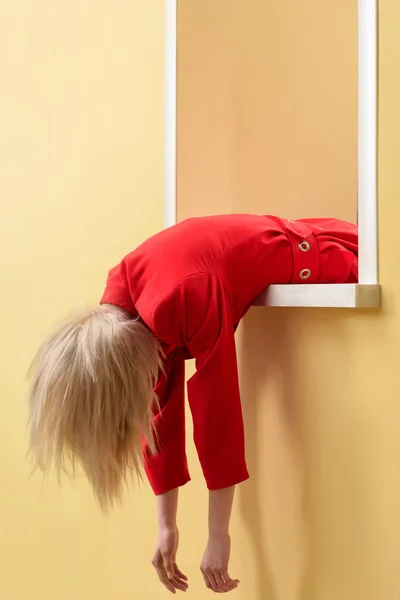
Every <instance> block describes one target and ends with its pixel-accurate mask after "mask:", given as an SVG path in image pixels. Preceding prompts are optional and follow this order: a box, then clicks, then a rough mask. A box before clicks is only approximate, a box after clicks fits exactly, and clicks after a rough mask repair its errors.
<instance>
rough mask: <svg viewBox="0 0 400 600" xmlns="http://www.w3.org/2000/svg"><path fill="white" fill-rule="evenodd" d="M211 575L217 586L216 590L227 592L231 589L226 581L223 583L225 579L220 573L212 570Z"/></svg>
mask: <svg viewBox="0 0 400 600" xmlns="http://www.w3.org/2000/svg"><path fill="white" fill-rule="evenodd" d="M213 575H214V580H215V584H216V586H217V591H218V592H221V593H224V592H229V591H230V590H231V589H232V588H231V587H230V586H229V585H228V584H227V583H225V581H224V580H223V578H222V575H221V573H218V572H214V573H213Z"/></svg>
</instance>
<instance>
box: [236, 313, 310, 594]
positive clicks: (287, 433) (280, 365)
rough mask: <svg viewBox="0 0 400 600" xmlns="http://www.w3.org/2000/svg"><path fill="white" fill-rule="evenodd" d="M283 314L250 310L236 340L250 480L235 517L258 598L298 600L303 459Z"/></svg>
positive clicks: (302, 566) (303, 550) (303, 553)
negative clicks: (248, 547)
mask: <svg viewBox="0 0 400 600" xmlns="http://www.w3.org/2000/svg"><path fill="white" fill-rule="evenodd" d="M288 316H289V315H288V311H286V312H285V311H279V310H278V311H273V312H271V311H266V310H265V309H264V310H263V309H252V310H251V311H250V313H249V314H248V315H247V317H246V318H245V320H244V321H243V325H242V328H241V331H240V334H239V339H238V354H239V357H240V358H239V365H240V380H241V390H242V400H243V411H244V419H245V425H246V447H247V461H248V466H249V470H250V473H251V478H250V480H249V481H248V482H247V483H246V484H244V485H243V486H241V489H240V496H239V510H240V512H241V516H242V519H243V522H244V524H245V527H247V529H248V531H249V533H250V536H251V539H252V544H253V551H254V560H255V561H256V562H257V563H258V564H257V565H256V569H257V573H258V577H259V582H258V594H259V595H258V597H259V598H260V599H261V598H263V599H268V600H281V599H284V600H298V599H299V598H301V589H302V586H303V579H304V573H305V570H306V562H307V558H306V557H307V555H308V552H307V539H306V527H305V522H304V511H303V501H304V464H303V463H304V457H303V454H304V453H303V449H302V446H303V443H302V439H301V436H302V428H301V423H300V418H299V410H300V407H299V405H298V404H297V403H296V390H295V380H296V379H295V372H294V371H295V367H294V364H293V356H292V352H291V351H292V348H291V345H290V341H289V335H290V332H289V330H290V319H289V318H288Z"/></svg>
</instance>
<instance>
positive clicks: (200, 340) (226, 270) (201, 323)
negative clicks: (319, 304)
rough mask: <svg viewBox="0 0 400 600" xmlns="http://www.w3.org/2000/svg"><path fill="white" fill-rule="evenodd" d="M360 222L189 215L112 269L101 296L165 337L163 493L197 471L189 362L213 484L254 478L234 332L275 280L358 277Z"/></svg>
mask: <svg viewBox="0 0 400 600" xmlns="http://www.w3.org/2000/svg"><path fill="white" fill-rule="evenodd" d="M357 248H358V245H357V227H356V226H355V225H351V224H349V223H345V222H342V221H338V220H334V219H309V220H303V221H295V222H293V221H285V220H283V219H279V218H276V217H266V216H252V215H222V216H216V217H205V218H196V219H188V220H187V221H184V222H182V223H180V224H178V225H175V226H174V227H171V228H169V229H166V230H164V231H162V232H161V233H159V234H157V235H155V236H153V237H151V238H150V239H149V240H147V241H145V242H144V243H143V244H142V245H141V246H139V248H137V249H136V250H134V251H133V252H131V253H130V254H128V255H127V256H126V257H125V258H124V259H123V260H122V262H121V263H120V264H119V265H118V266H117V267H115V268H114V269H112V270H111V271H110V273H109V276H108V280H107V287H106V290H105V292H104V295H103V297H102V300H101V302H102V303H110V304H114V305H117V306H120V307H122V308H124V309H126V310H127V311H129V312H130V313H132V314H133V315H139V316H140V317H141V319H142V320H143V322H144V323H145V324H146V325H147V326H148V327H149V328H150V330H151V331H152V332H153V333H154V334H155V335H156V336H157V337H158V338H159V339H160V341H161V342H162V345H163V348H164V351H165V354H166V360H165V376H162V377H161V378H160V381H159V382H158V384H157V388H156V391H157V394H158V397H159V400H160V407H161V410H160V412H159V413H158V414H156V415H155V422H156V428H157V432H158V440H159V441H158V444H159V452H158V453H157V455H156V456H151V455H150V454H149V452H148V451H147V448H146V447H145V448H144V453H145V469H146V473H147V476H148V479H149V481H150V484H151V486H152V488H153V490H154V492H155V493H156V494H161V493H163V492H166V491H169V490H171V489H173V488H175V487H178V486H182V485H184V484H185V483H187V482H188V481H189V479H190V476H189V471H188V466H187V460H186V452H185V399H184V386H185V368H184V361H185V359H187V358H195V359H196V373H195V375H194V376H193V377H192V378H191V379H190V380H189V382H188V397H189V405H190V409H191V412H192V417H193V424H194V441H195V444H196V448H197V452H198V456H199V460H200V463H201V466H202V469H203V473H204V477H205V479H206V482H207V486H208V488H209V489H211V490H212V489H220V488H223V487H228V486H231V485H234V484H237V483H240V482H241V481H243V480H245V479H247V477H248V472H247V468H246V462H245V447H244V431H243V421H242V412H241V403H240V393H239V383H238V370H237V362H236V349H235V338H234V331H235V329H236V326H237V324H238V323H239V321H240V319H241V318H242V317H243V315H244V314H245V313H246V311H247V310H248V308H249V306H250V305H251V303H252V301H253V300H254V299H255V298H256V297H257V296H258V295H259V294H260V293H261V292H262V291H263V289H265V287H267V286H268V285H270V284H277V283H300V282H301V283H316V282H321V283H345V282H355V281H357Z"/></svg>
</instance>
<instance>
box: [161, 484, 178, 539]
mask: <svg viewBox="0 0 400 600" xmlns="http://www.w3.org/2000/svg"><path fill="white" fill-rule="evenodd" d="M178 495H179V489H178V488H175V489H173V490H170V491H169V492H166V493H165V494H160V495H159V496H157V521H158V528H159V529H160V530H161V529H162V530H167V529H168V530H175V529H176V528H177V512H178Z"/></svg>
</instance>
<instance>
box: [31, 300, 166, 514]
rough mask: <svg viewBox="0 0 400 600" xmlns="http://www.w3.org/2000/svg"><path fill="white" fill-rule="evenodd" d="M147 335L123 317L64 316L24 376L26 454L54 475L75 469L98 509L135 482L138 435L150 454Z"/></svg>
mask: <svg viewBox="0 0 400 600" xmlns="http://www.w3.org/2000/svg"><path fill="white" fill-rule="evenodd" d="M161 360H162V359H161V349H160V346H159V344H158V342H157V340H156V338H155V337H154V335H153V334H152V333H151V332H150V331H149V330H148V329H147V328H146V327H145V326H144V325H143V324H142V323H141V322H140V321H139V320H137V319H136V320H135V319H133V318H132V317H131V316H130V315H129V314H128V313H127V312H125V311H124V310H122V309H120V308H118V307H115V306H111V305H102V306H99V307H97V308H94V309H91V310H86V311H82V312H80V313H78V314H75V315H72V316H71V317H70V318H69V319H67V320H66V321H65V322H63V323H61V324H60V325H59V326H58V327H57V328H56V329H55V331H54V332H53V333H51V334H50V335H49V337H48V338H47V339H46V340H45V341H44V343H43V344H42V346H41V347H40V349H39V351H38V353H37V355H36V357H35V359H34V361H33V363H32V366H31V369H30V376H31V378H32V382H31V389H30V397H29V405H30V406H29V408H30V411H29V413H30V414H29V424H30V450H31V452H32V454H33V457H34V462H35V468H37V467H39V468H40V469H41V470H42V471H43V472H46V471H47V470H48V468H49V467H50V466H51V464H52V463H53V462H54V464H55V467H56V471H57V473H58V475H60V473H61V472H62V471H64V472H67V473H68V469H67V465H68V464H70V465H71V466H72V474H74V473H75V466H76V464H77V463H79V464H80V465H81V467H82V468H83V470H84V472H85V474H86V476H87V477H88V479H89V482H90V484H91V486H92V489H93V492H94V495H95V497H96V498H97V500H98V502H99V503H100V506H101V508H102V509H103V510H104V511H105V512H107V511H108V510H109V508H111V507H113V505H114V504H115V503H116V502H120V501H121V499H122V495H123V492H124V488H125V486H126V485H127V484H128V482H131V481H132V479H136V480H137V478H139V479H141V477H142V466H143V457H142V436H144V437H145V438H146V440H147V444H148V447H149V449H150V451H151V452H152V453H154V452H155V434H154V431H153V427H152V407H153V404H154V402H157V399H156V396H155V393H154V391H153V390H154V385H155V382H156V380H157V377H158V373H159V370H160V368H161Z"/></svg>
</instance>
